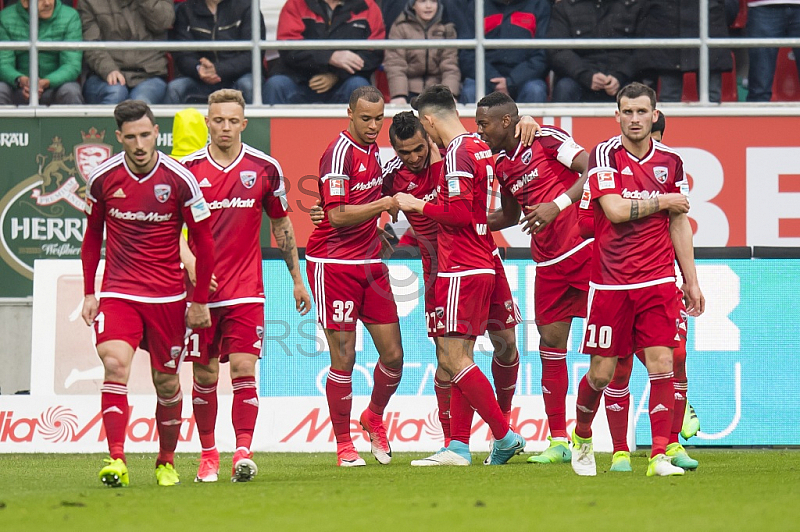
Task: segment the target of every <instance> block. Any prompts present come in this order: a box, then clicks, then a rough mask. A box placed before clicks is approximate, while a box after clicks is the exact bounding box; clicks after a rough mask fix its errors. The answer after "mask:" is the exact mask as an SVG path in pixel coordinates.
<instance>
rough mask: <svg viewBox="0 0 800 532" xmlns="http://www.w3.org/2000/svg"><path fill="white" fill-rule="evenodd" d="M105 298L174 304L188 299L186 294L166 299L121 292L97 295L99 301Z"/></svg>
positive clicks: (165, 297) (166, 297)
mask: <svg viewBox="0 0 800 532" xmlns="http://www.w3.org/2000/svg"><path fill="white" fill-rule="evenodd" d="M104 297H107V298H113V299H127V300H128V301H136V302H137V303H174V302H175V301H182V300H183V299H186V292H183V293H182V294H178V295H174V296H164V297H146V296H136V295H132V294H122V293H120V292H100V293H98V294H97V298H98V299H103V298H104Z"/></svg>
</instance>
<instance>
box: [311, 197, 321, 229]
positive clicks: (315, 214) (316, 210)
mask: <svg viewBox="0 0 800 532" xmlns="http://www.w3.org/2000/svg"><path fill="white" fill-rule="evenodd" d="M308 216H309V217H310V218H311V223H312V224H314V225H319V224H321V223H322V221H323V220H324V219H325V211H324V210H323V209H322V207H321V206H320V204H319V200H317V203H315V204H314V206H313V207H311V210H310V211H308Z"/></svg>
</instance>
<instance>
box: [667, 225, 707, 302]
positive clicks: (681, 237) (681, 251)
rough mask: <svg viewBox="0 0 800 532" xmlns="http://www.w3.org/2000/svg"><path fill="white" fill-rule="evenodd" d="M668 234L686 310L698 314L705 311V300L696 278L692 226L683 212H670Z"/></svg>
mask: <svg viewBox="0 0 800 532" xmlns="http://www.w3.org/2000/svg"><path fill="white" fill-rule="evenodd" d="M669 236H670V238H671V239H672V245H673V247H674V248H675V258H676V259H677V260H678V265H679V266H680V269H681V273H682V274H683V287H681V288H682V290H683V295H684V298H685V299H686V312H688V313H689V315H690V316H699V315H700V314H702V313H703V312H704V311H705V308H706V300H705V297H703V292H702V291H701V290H700V283H699V282H698V280H697V270H696V269H695V266H694V244H693V242H692V226H691V225H690V224H689V217H688V216H687V215H686V214H685V213H680V214H679V213H672V212H671V213H670V215H669Z"/></svg>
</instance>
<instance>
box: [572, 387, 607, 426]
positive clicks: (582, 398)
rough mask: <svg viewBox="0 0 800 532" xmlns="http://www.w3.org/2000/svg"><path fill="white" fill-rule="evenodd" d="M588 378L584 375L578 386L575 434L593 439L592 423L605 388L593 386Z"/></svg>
mask: <svg viewBox="0 0 800 532" xmlns="http://www.w3.org/2000/svg"><path fill="white" fill-rule="evenodd" d="M587 377H588V374H586V375H584V376H583V378H582V379H581V382H580V384H578V399H577V401H576V402H575V410H576V414H575V434H576V435H577V436H580V437H581V438H591V437H592V421H594V416H595V415H596V414H597V408H598V407H599V406H600V398H601V397H603V388H599V389H598V388H596V387H594V386H592V384H591V383H590V382H589V379H588V378H587Z"/></svg>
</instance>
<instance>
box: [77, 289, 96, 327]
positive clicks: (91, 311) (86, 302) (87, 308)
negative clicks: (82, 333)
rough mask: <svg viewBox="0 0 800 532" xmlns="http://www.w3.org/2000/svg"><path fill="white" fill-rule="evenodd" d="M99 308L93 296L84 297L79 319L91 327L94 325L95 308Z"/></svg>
mask: <svg viewBox="0 0 800 532" xmlns="http://www.w3.org/2000/svg"><path fill="white" fill-rule="evenodd" d="M99 306H100V305H99V303H98V302H97V298H96V297H95V296H94V294H92V295H89V296H84V298H83V309H81V317H82V318H83V321H84V322H86V325H88V326H90V327H91V325H92V323H94V319H95V318H96V317H97V308H98V307H99Z"/></svg>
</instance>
